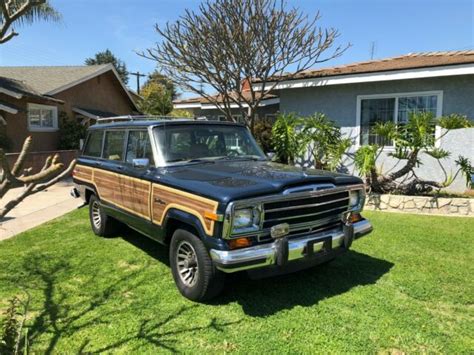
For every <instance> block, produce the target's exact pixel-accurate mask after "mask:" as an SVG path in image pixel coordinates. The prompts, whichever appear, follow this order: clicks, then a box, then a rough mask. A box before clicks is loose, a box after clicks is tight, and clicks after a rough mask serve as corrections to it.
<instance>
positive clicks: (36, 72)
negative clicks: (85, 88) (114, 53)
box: [0, 64, 110, 95]
mask: <svg viewBox="0 0 474 355" xmlns="http://www.w3.org/2000/svg"><path fill="white" fill-rule="evenodd" d="M108 66H110V64H102V65H81V66H46V67H39V66H38V67H35V66H32V67H0V76H3V77H7V78H11V79H15V80H20V81H23V82H25V83H27V84H28V85H29V86H30V87H31V88H33V89H34V90H36V91H37V92H38V93H40V94H43V95H44V94H48V93H51V92H54V91H55V90H57V89H59V88H61V87H63V86H66V85H69V84H72V83H74V82H76V81H79V80H81V79H83V78H85V77H89V76H94V74H96V73H97V72H100V71H101V70H104V68H105V67H108Z"/></svg>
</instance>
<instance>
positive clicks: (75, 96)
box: [0, 71, 135, 152]
mask: <svg viewBox="0 0 474 355" xmlns="http://www.w3.org/2000/svg"><path fill="white" fill-rule="evenodd" d="M54 97H55V98H57V99H60V100H62V101H64V104H57V103H54V102H51V101H43V100H38V99H32V98H22V99H21V100H17V99H15V98H12V97H10V96H6V95H3V94H0V101H3V102H7V103H10V104H12V105H14V106H16V107H18V108H20V112H19V113H17V114H16V115H12V114H9V113H6V112H3V111H2V112H0V114H1V115H2V116H3V117H4V118H5V120H6V121H7V126H6V132H7V137H8V138H9V139H10V141H11V143H12V145H11V148H10V149H8V151H9V152H18V151H20V149H21V146H22V145H23V141H24V140H25V138H26V137H27V136H29V135H31V136H32V137H33V142H32V147H31V151H34V152H41V151H52V150H57V149H58V142H59V132H58V131H55V132H30V131H29V130H28V122H27V104H28V103H38V104H43V105H51V106H57V107H58V116H59V117H60V113H61V112H66V113H67V115H68V117H69V118H74V117H75V115H76V114H75V113H74V112H73V111H72V109H73V107H80V108H84V109H87V108H89V109H94V110H100V111H105V112H111V113H114V114H117V115H128V114H133V113H134V111H135V108H134V106H133V104H132V102H131V101H130V99H129V97H128V96H127V94H126V93H125V92H124V90H123V88H122V86H121V85H120V82H119V81H118V80H117V78H116V77H115V75H114V74H113V73H112V72H111V71H109V72H107V73H104V74H102V75H99V76H97V77H94V78H92V79H90V80H87V81H85V82H83V83H81V84H79V85H76V86H74V87H71V88H69V89H67V90H65V91H62V92H60V93H58V94H56V95H54Z"/></svg>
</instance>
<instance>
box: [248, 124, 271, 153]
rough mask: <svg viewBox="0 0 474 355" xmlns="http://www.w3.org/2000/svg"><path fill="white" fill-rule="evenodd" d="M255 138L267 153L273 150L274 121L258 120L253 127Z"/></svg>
mask: <svg viewBox="0 0 474 355" xmlns="http://www.w3.org/2000/svg"><path fill="white" fill-rule="evenodd" d="M253 130H254V132H253V134H254V136H255V139H256V140H257V142H258V144H259V145H260V147H261V148H262V149H263V151H264V152H265V153H268V152H271V151H272V150H273V145H272V123H271V122H270V121H268V120H258V121H257V122H255V126H254V128H253Z"/></svg>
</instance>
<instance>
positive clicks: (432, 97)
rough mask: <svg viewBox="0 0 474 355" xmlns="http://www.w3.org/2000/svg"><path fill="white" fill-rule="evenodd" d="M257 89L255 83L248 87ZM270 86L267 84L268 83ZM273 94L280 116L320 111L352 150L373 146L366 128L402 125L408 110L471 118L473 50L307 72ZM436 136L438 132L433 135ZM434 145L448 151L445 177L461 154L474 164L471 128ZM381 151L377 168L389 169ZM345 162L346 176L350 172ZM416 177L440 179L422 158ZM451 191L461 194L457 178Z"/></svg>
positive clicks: (290, 78) (291, 77) (282, 84)
mask: <svg viewBox="0 0 474 355" xmlns="http://www.w3.org/2000/svg"><path fill="white" fill-rule="evenodd" d="M254 85H255V88H256V89H258V88H259V84H258V82H256V83H254ZM269 85H271V83H270V84H269ZM275 91H276V93H277V94H278V96H279V99H280V100H279V101H280V111H281V112H295V113H298V114H301V115H311V114H313V113H315V112H322V113H324V114H326V115H327V116H328V117H330V118H331V119H332V120H334V121H335V122H336V123H337V124H338V125H339V126H341V128H342V131H343V132H344V133H345V134H346V135H348V136H350V137H352V138H353V141H354V146H353V148H352V151H355V150H356V149H357V148H358V147H360V146H361V145H365V144H370V143H378V142H379V138H378V137H376V136H375V135H373V134H372V133H371V131H370V128H371V127H372V126H373V125H374V124H375V122H379V121H394V122H396V123H403V122H405V121H406V120H407V118H408V114H409V113H410V112H414V111H430V112H433V114H434V115H435V116H441V115H447V114H450V113H459V114H463V115H467V116H468V117H470V118H474V51H455V52H429V53H411V54H407V55H402V56H397V57H392V58H386V59H381V60H371V61H367V62H359V63H353V64H348V65H342V66H337V67H332V68H325V69H316V70H307V71H304V72H302V73H299V74H297V75H291V74H289V75H285V77H284V78H283V81H281V82H280V83H278V84H277V85H276V87H275ZM437 135H438V136H440V135H441V132H440V129H438V130H437ZM439 144H440V146H441V147H442V148H444V149H447V150H448V151H450V152H451V158H450V159H449V161H448V162H447V166H448V173H449V172H450V171H453V172H454V171H455V170H456V166H455V164H454V160H455V159H456V158H457V157H458V155H460V154H462V155H464V156H466V157H468V158H469V159H471V162H474V128H469V129H462V130H457V131H453V132H450V133H449V134H448V135H446V136H444V137H443V138H442V139H441V140H440V142H439ZM390 150H393V147H387V149H386V152H385V153H386V154H385V155H384V156H383V167H384V169H385V170H387V169H390V168H392V167H393V165H394V164H395V162H396V161H395V160H394V159H392V158H391V157H390V156H389V155H388V153H389V152H390ZM351 161H352V160H350V159H348V160H347V161H346V165H347V166H346V167H347V168H348V170H349V172H351V173H352V172H354V170H353V166H352V163H351ZM423 163H424V165H423V166H422V167H421V168H420V169H419V171H418V172H417V173H419V174H420V176H421V177H424V178H430V179H433V178H434V179H442V178H443V172H442V171H441V169H440V168H439V166H438V164H437V162H436V161H435V160H434V159H433V158H431V157H428V156H424V157H423ZM451 190H453V191H463V190H465V182H464V181H463V178H462V177H460V176H458V178H457V179H456V182H455V183H454V184H453V185H452V186H451Z"/></svg>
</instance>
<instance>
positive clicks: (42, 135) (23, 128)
mask: <svg viewBox="0 0 474 355" xmlns="http://www.w3.org/2000/svg"><path fill="white" fill-rule="evenodd" d="M0 101H3V102H7V103H11V104H12V105H15V106H16V107H18V108H19V109H20V111H19V112H18V113H17V114H16V115H13V114H10V113H6V112H3V111H2V112H1V115H2V116H3V118H4V119H5V121H6V122H7V126H6V127H5V128H6V133H7V137H8V139H9V140H10V143H11V146H10V149H8V151H9V152H19V151H20V150H21V147H22V145H23V142H24V140H25V138H26V137H28V136H31V137H32V138H33V141H32V145H31V149H30V151H33V152H35V151H38V152H40V151H48V150H56V149H57V146H58V141H59V132H58V131H55V132H30V131H29V130H28V120H27V104H28V103H35V104H42V105H50V106H56V107H58V111H61V109H62V105H61V104H57V103H54V102H51V101H42V100H38V99H32V98H22V99H21V100H17V99H14V98H12V97H10V96H6V95H3V94H0Z"/></svg>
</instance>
